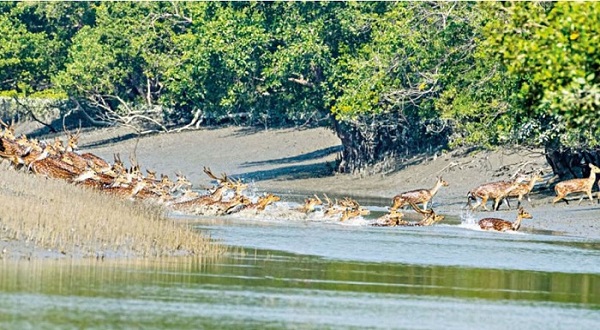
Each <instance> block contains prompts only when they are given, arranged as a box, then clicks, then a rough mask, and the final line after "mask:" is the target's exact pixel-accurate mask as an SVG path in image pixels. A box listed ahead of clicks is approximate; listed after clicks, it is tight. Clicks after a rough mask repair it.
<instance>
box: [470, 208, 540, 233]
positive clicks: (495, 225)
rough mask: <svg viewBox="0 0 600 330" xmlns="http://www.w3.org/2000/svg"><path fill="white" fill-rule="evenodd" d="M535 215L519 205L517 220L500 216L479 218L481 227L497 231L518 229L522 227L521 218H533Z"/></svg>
mask: <svg viewBox="0 0 600 330" xmlns="http://www.w3.org/2000/svg"><path fill="white" fill-rule="evenodd" d="M531 218H533V216H532V215H531V214H529V213H528V212H527V211H525V209H523V207H519V211H518V213H517V220H516V221H515V222H510V221H506V220H503V219H498V218H483V219H481V220H479V227H480V228H481V229H483V230H496V231H510V230H513V231H516V230H519V228H521V220H523V219H531Z"/></svg>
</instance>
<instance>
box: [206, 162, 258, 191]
mask: <svg viewBox="0 0 600 330" xmlns="http://www.w3.org/2000/svg"><path fill="white" fill-rule="evenodd" d="M204 173H205V174H206V175H208V176H209V177H210V178H212V179H214V180H216V181H217V185H218V186H225V187H227V188H228V189H231V190H233V191H234V194H235V195H236V196H240V195H241V194H242V193H243V191H244V190H246V189H247V188H248V184H246V183H243V182H242V180H241V179H238V180H236V181H232V180H231V179H230V178H229V177H228V176H227V174H225V173H221V177H220V178H219V177H217V176H216V175H214V174H213V173H212V171H211V170H210V168H209V167H206V166H204Z"/></svg>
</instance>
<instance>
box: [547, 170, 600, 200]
mask: <svg viewBox="0 0 600 330" xmlns="http://www.w3.org/2000/svg"><path fill="white" fill-rule="evenodd" d="M589 166H590V169H591V170H592V171H591V172H590V176H589V177H588V178H587V179H571V180H567V181H562V182H559V183H557V184H556V186H554V192H556V197H555V198H554V200H552V204H554V203H556V202H558V201H560V200H561V199H564V201H565V203H567V205H568V204H569V201H567V199H566V198H565V197H566V196H567V195H568V194H571V193H576V192H583V193H585V194H586V195H587V196H588V197H589V198H590V201H592V202H593V201H594V198H593V197H592V187H593V186H594V183H596V173H600V168H598V167H597V166H596V165H594V164H591V163H590V164H589ZM584 197H585V195H582V196H581V198H580V199H579V203H578V204H577V205H579V204H581V201H582V200H583V198H584Z"/></svg>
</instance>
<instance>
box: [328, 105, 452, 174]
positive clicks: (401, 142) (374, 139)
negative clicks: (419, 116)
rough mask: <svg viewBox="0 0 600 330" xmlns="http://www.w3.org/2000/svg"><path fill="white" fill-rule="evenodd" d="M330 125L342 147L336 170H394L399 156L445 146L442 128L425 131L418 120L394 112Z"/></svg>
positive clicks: (399, 158) (445, 138) (342, 171)
mask: <svg viewBox="0 0 600 330" xmlns="http://www.w3.org/2000/svg"><path fill="white" fill-rule="evenodd" d="M334 128H335V131H336V134H337V135H338V137H339V138H340V140H341V141H342V146H343V149H342V154H341V158H340V160H339V162H338V164H337V171H338V172H341V173H354V174H356V173H359V172H364V171H366V170H369V171H371V172H381V171H386V170H391V169H395V168H396V163H397V162H398V161H400V160H401V159H402V158H407V157H408V156H410V155H411V154H415V153H419V152H423V151H425V150H428V149H429V150H430V149H431V148H432V147H435V148H437V147H439V146H442V145H445V144H446V142H447V136H448V132H447V131H446V130H442V131H441V132H436V133H431V132H427V129H426V126H425V125H424V124H422V123H419V122H418V120H413V121H411V120H406V119H405V118H403V117H402V116H400V115H399V114H397V113H388V114H380V115H370V116H368V117H362V118H359V119H358V120H354V121H343V122H341V121H337V120H334Z"/></svg>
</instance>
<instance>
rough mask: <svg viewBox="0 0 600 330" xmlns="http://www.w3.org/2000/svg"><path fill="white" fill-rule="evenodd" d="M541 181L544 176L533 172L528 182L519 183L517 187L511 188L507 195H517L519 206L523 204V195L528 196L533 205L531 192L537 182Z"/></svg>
mask: <svg viewBox="0 0 600 330" xmlns="http://www.w3.org/2000/svg"><path fill="white" fill-rule="evenodd" d="M540 181H542V177H541V176H540V175H539V174H538V173H536V174H533V175H532V176H531V178H530V179H529V182H528V183H521V184H519V185H518V186H517V187H516V188H515V189H513V190H511V191H510V192H509V193H508V195H507V196H506V197H517V200H518V202H517V208H519V207H520V206H521V201H522V200H523V197H527V201H528V202H529V204H530V205H531V198H529V193H530V192H531V191H532V190H533V187H534V186H535V184H536V182H540ZM507 204H508V203H507ZM509 209H510V204H509Z"/></svg>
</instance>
